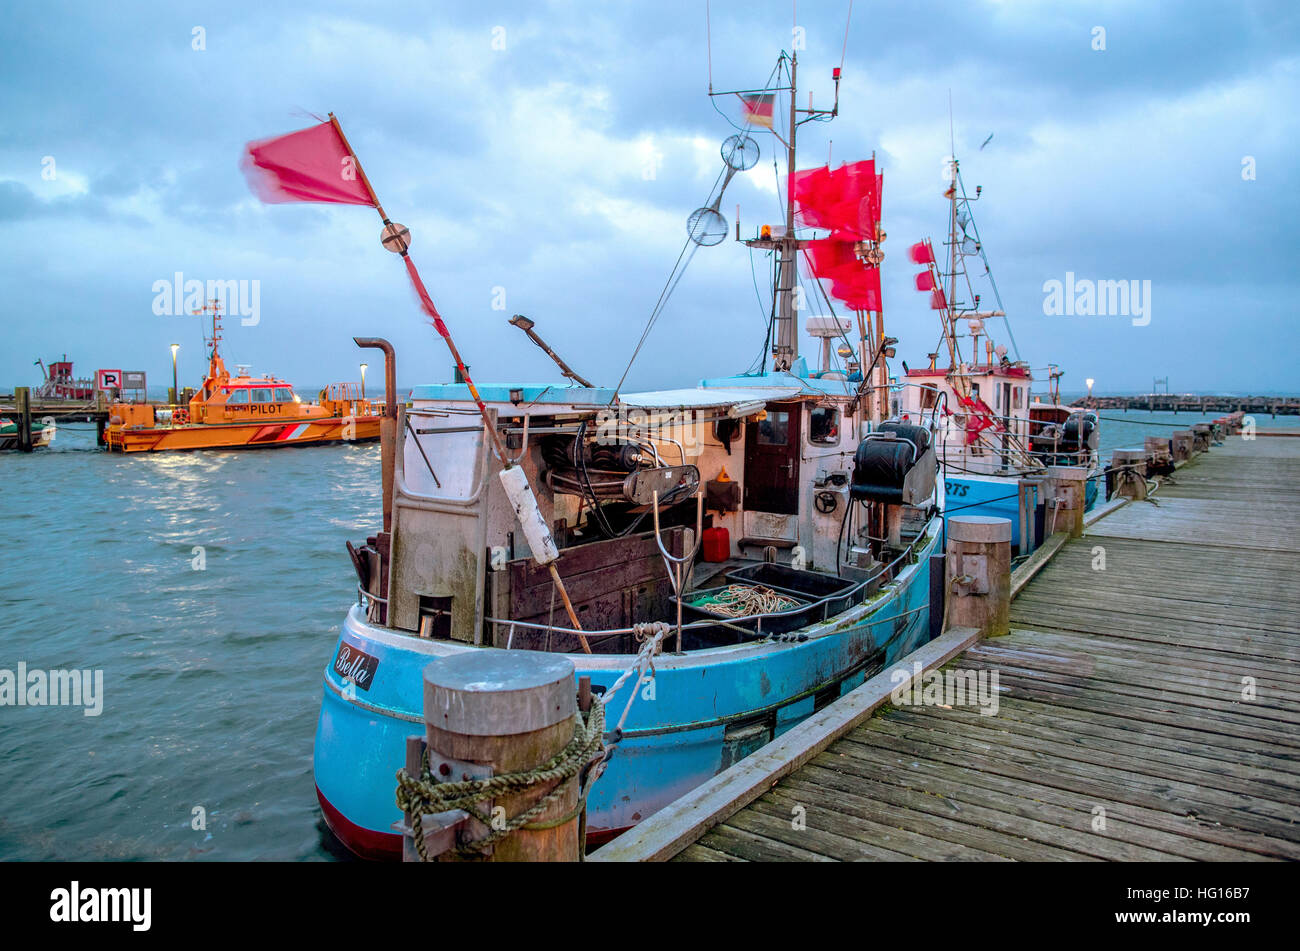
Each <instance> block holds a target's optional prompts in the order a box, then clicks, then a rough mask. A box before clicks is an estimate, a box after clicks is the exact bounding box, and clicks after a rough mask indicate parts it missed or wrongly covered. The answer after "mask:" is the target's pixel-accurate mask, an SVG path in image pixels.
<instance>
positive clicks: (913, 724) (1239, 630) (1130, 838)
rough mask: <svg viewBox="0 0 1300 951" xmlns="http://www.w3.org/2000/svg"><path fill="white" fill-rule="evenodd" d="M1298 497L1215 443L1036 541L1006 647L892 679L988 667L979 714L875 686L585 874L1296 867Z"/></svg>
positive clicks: (1278, 463) (1267, 470) (695, 796)
mask: <svg viewBox="0 0 1300 951" xmlns="http://www.w3.org/2000/svg"><path fill="white" fill-rule="evenodd" d="M1298 481H1300V440H1296V439H1280V438H1269V437H1260V438H1256V439H1253V440H1248V439H1243V438H1241V437H1240V436H1231V437H1229V438H1228V439H1227V440H1226V442H1225V443H1224V444H1223V445H1216V446H1215V447H1213V449H1212V450H1211V451H1210V452H1209V453H1203V454H1201V455H1198V456H1196V457H1195V458H1194V459H1193V460H1192V461H1190V462H1189V463H1187V464H1185V465H1183V466H1181V467H1180V468H1179V469H1178V471H1177V472H1176V473H1175V475H1174V477H1173V478H1172V480H1171V481H1170V482H1168V483H1167V484H1165V485H1163V486H1161V488H1160V489H1159V491H1158V492H1157V493H1156V495H1155V496H1154V504H1152V503H1148V502H1132V503H1129V504H1126V505H1125V504H1122V503H1120V504H1119V505H1107V506H1105V507H1104V508H1103V509H1102V510H1099V511H1098V512H1094V513H1093V516H1092V517H1090V519H1089V521H1090V523H1091V524H1090V525H1089V526H1088V528H1087V529H1086V532H1085V534H1084V535H1083V537H1081V538H1077V539H1072V540H1064V537H1063V535H1060V534H1058V535H1056V536H1053V538H1052V540H1051V545H1050V547H1051V549H1052V551H1053V552H1054V556H1053V557H1051V560H1050V561H1048V560H1046V557H1037V558H1036V559H1035V560H1034V563H1033V564H1032V565H1026V566H1024V567H1022V568H1021V569H1018V571H1017V575H1016V576H1015V577H1013V592H1017V594H1016V599H1015V601H1014V602H1013V603H1012V610H1011V627H1012V630H1011V633H1010V634H1009V635H1007V636H1004V637H996V638H991V639H986V640H980V639H979V638H978V637H977V636H976V635H975V633H974V632H973V631H970V630H955V631H954V630H949V631H948V632H946V633H945V634H943V635H942V636H941V637H940V638H938V639H936V640H934V641H932V642H931V643H930V644H928V645H926V646H925V647H923V648H922V649H921V650H920V651H918V652H916V653H914V654H913V655H912V656H911V657H908V658H907V659H906V660H905V661H904V662H903V664H905V665H910V664H911V663H912V662H913V661H918V662H920V663H922V664H923V666H924V668H925V669H933V668H937V667H940V666H942V665H944V664H949V661H950V660H951V663H950V664H949V666H950V667H953V668H960V669H961V670H964V671H974V672H976V673H977V674H979V673H986V674H992V673H993V672H996V673H997V675H998V678H999V687H1000V690H999V691H998V709H997V712H996V715H992V716H985V715H981V713H980V711H979V708H978V707H975V706H971V705H966V706H961V705H953V706H950V707H942V706H934V705H929V706H923V705H915V706H898V707H893V706H890V705H889V704H888V701H889V692H890V690H891V689H893V687H894V683H892V682H891V681H890V680H889V678H888V677H887V674H888V671H886V673H885V674H881V675H879V676H877V677H875V678H873V679H872V680H871V681H868V682H867V683H866V684H864V685H862V686H861V687H859V688H857V689H856V690H855V691H853V692H852V693H850V694H848V695H846V696H845V697H843V698H841V699H840V700H839V701H837V702H836V703H833V704H831V705H830V706H828V707H827V708H825V709H824V710H822V711H820V712H819V713H818V714H815V715H814V716H813V717H812V718H810V719H809V720H807V721H805V722H804V723H803V724H801V725H800V726H798V727H796V728H794V729H793V730H791V731H790V732H788V733H786V734H785V735H783V736H782V737H780V738H778V739H777V740H776V741H775V742H773V743H771V744H769V745H768V746H767V747H764V748H763V749H762V750H760V751H758V752H757V753H755V754H753V755H752V756H750V757H748V758H747V759H745V760H743V761H741V762H740V763H738V764H736V765H735V766H733V767H732V768H731V769H729V770H727V771H726V772H724V773H722V774H720V775H719V776H717V777H715V778H714V779H713V780H711V781H710V782H708V783H706V784H704V785H703V786H701V787H700V788H699V789H696V790H694V791H692V792H691V793H689V794H688V795H687V796H685V797H683V798H682V799H680V800H678V801H677V802H675V803H673V804H672V805H670V806H668V807H667V808H665V809H664V810H662V811H661V812H659V813H657V814H655V815H653V816H651V817H650V818H648V819H647V820H646V821H645V822H643V823H642V824H641V825H639V826H637V827H636V828H634V829H633V830H631V831H630V832H628V833H625V834H624V835H623V836H621V837H620V838H619V839H616V840H615V841H614V842H612V843H610V844H609V845H607V846H605V847H604V848H602V849H600V850H598V851H597V852H595V853H594V854H593V855H592V856H591V857H590V858H591V859H592V860H596V861H632V860H652V861H653V860H667V859H673V860H678V861H835V860H867V859H892V860H957V859H970V860H985V861H1005V860H1069V861H1075V860H1078V861H1089V860H1121V861H1125V860H1127V861H1132V860H1139V861H1181V860H1216V861H1222V860H1269V859H1273V860H1276V859H1300V675H1298V674H1297V667H1296V664H1297V661H1300V612H1297V611H1296V606H1297V604H1300V575H1297V572H1296V565H1297V564H1298V563H1300V494H1297V492H1296V488H1295V486H1296V485H1297V482H1298ZM1101 516H1104V517H1101ZM1048 547H1049V546H1044V549H1042V550H1045V549H1047V548H1048ZM1042 550H1040V551H1042ZM1103 566H1104V567H1103Z"/></svg>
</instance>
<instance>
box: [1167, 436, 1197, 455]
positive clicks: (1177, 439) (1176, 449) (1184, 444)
mask: <svg viewBox="0 0 1300 951" xmlns="http://www.w3.org/2000/svg"><path fill="white" fill-rule="evenodd" d="M1169 442H1170V445H1171V446H1172V447H1173V454H1174V462H1186V461H1187V460H1188V459H1190V458H1192V451H1193V446H1194V441H1193V438H1192V431H1191V430H1190V429H1176V430H1174V432H1173V434H1172V435H1171V436H1170V437H1169Z"/></svg>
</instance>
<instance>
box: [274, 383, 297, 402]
mask: <svg viewBox="0 0 1300 951" xmlns="http://www.w3.org/2000/svg"><path fill="white" fill-rule="evenodd" d="M275 401H276V402H277V403H292V402H293V390H291V389H289V388H288V387H287V386H277V387H276V388H275Z"/></svg>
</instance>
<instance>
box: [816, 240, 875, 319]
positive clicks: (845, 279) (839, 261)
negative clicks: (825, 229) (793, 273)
mask: <svg viewBox="0 0 1300 951" xmlns="http://www.w3.org/2000/svg"><path fill="white" fill-rule="evenodd" d="M808 259H809V263H810V264H811V267H812V272H813V275H814V276H816V277H819V278H822V279H823V280H827V281H830V284H831V291H830V292H831V295H832V296H833V297H835V298H837V299H838V300H841V301H843V302H844V304H845V305H846V306H848V307H850V308H851V309H853V310H871V311H879V310H881V309H883V308H882V307H881V295H880V269H879V268H877V267H872V266H869V265H867V264H865V263H864V262H863V261H862V260H861V259H860V258H859V257H858V256H857V254H855V253H854V250H853V242H852V241H841V240H839V239H838V238H820V239H818V240H816V241H810V242H809V243H808Z"/></svg>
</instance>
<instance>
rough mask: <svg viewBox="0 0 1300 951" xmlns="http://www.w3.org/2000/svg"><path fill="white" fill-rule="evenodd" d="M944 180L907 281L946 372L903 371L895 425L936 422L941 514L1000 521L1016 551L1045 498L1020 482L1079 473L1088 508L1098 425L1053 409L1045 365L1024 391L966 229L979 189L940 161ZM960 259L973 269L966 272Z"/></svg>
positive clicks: (1096, 465) (1024, 370) (1021, 371)
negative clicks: (943, 219) (936, 225)
mask: <svg viewBox="0 0 1300 951" xmlns="http://www.w3.org/2000/svg"><path fill="white" fill-rule="evenodd" d="M947 174H948V180H947V187H946V189H945V191H944V198H945V199H946V200H947V202H948V236H947V238H946V240H945V241H944V243H943V248H942V249H941V251H939V252H938V253H936V249H935V247H934V245H933V244H932V243H931V242H930V241H929V240H928V239H927V240H924V241H921V242H918V243H917V244H914V245H912V247H911V249H910V258H911V261H912V263H913V264H915V265H919V266H921V267H923V268H924V270H922V271H920V272H919V273H917V274H916V275H915V283H916V289H917V290H918V291H921V292H922V293H927V294H928V296H929V301H930V307H931V309H932V310H934V311H935V312H936V313H937V314H938V315H939V319H940V323H941V325H942V331H943V343H944V344H945V345H946V349H947V358H948V364H947V366H940V365H939V363H938V361H939V359H940V352H935V353H931V354H930V355H929V361H930V363H929V366H928V367H924V368H915V367H913V368H909V367H908V366H907V365H906V364H903V368H904V372H905V374H906V379H907V381H908V382H909V383H913V384H916V385H915V386H910V387H905V388H904V389H903V390H902V394H901V399H900V410H901V413H902V418H903V419H905V420H906V419H914V418H921V417H923V416H924V415H926V414H929V413H935V412H937V413H938V414H939V418H940V421H941V426H940V431H939V433H938V437H937V439H936V444H935V445H936V449H937V452H938V456H939V464H940V466H941V468H942V470H943V485H944V492H945V496H946V502H947V506H946V507H947V510H948V511H949V512H950V513H956V512H960V513H962V514H965V515H979V516H994V517H998V518H1009V519H1010V520H1011V525H1012V539H1011V542H1012V545H1013V547H1015V548H1018V549H1019V550H1020V551H1021V552H1022V553H1024V552H1026V551H1028V550H1031V549H1032V548H1033V547H1035V544H1036V542H1035V539H1025V540H1023V541H1022V539H1021V537H1020V533H1021V526H1022V521H1023V523H1024V525H1025V527H1026V528H1028V527H1029V526H1031V525H1034V524H1037V526H1038V527H1037V530H1036V534H1037V535H1038V537H1039V539H1041V535H1042V532H1043V527H1042V524H1041V523H1042V520H1043V518H1044V515H1045V512H1044V510H1045V505H1044V501H1045V500H1044V499H1043V498H1042V497H1041V493H1040V492H1038V491H1037V490H1033V491H1031V492H1029V493H1028V494H1026V493H1025V492H1022V490H1021V486H1022V484H1024V483H1026V482H1029V483H1030V484H1031V485H1034V484H1041V482H1042V480H1043V479H1045V478H1046V477H1048V476H1049V474H1050V472H1051V470H1053V469H1057V468H1069V469H1082V470H1084V474H1085V478H1086V479H1087V481H1086V483H1085V486H1086V491H1085V494H1086V499H1085V510H1086V509H1091V508H1092V507H1093V505H1094V504H1095V502H1096V499H1097V495H1098V478H1099V477H1100V475H1101V468H1100V462H1099V456H1098V446H1099V442H1100V437H1101V429H1100V427H1101V421H1100V419H1099V417H1098V416H1097V414H1096V413H1095V412H1092V411H1091V410H1089V409H1080V408H1077V407H1071V406H1066V405H1064V404H1063V403H1062V402H1061V399H1060V379H1061V376H1062V375H1063V374H1062V373H1061V371H1060V369H1059V368H1058V367H1057V366H1056V365H1054V364H1049V365H1048V366H1047V368H1046V372H1047V379H1046V383H1047V392H1046V393H1034V392H1032V389H1033V384H1034V376H1033V370H1032V369H1031V368H1030V366H1029V363H1028V362H1026V361H1024V360H1022V359H1020V353H1019V348H1018V347H1017V346H1016V341H1015V337H1014V335H1012V333H1011V324H1010V322H1009V321H1008V320H1007V314H1006V311H1005V309H1004V307H1003V305H1002V297H1001V294H1000V293H999V292H998V287H997V283H996V282H995V281H994V279H993V272H992V269H991V267H990V265H989V260H988V254H987V252H986V250H985V247H984V242H983V240H982V239H981V238H980V234H979V229H978V227H977V226H976V224H975V214H974V207H973V206H974V203H975V202H976V201H978V200H979V198H980V196H981V194H982V191H983V189H982V188H976V189H975V194H974V195H973V196H972V195H970V194H968V193H967V191H966V186H965V184H964V183H963V181H962V178H961V171H960V166H959V163H958V161H957V159H956V157H955V156H953V157H951V158H950V159H949V161H948V164H947ZM968 259H970V260H973V261H974V262H975V263H976V264H977V265H979V267H977V268H972V267H970V266H969V264H968ZM975 271H978V273H974V272H975ZM981 286H986V287H987V290H988V292H991V294H992V297H993V301H994V305H995V306H993V307H987V306H982V305H981V297H982V295H981V294H980V293H978V292H977V290H976V288H978V287H981ZM995 318H1000V319H1001V320H1002V322H1003V325H1004V327H1005V329H1006V332H1007V337H1008V339H1009V340H1010V341H1011V348H1010V349H1008V347H1007V346H1006V345H1004V344H1001V343H995V342H994V339H993V334H992V329H991V328H990V327H989V321H990V320H993V319H995ZM963 330H964V331H965V332H964V333H963ZM1088 382H1089V385H1091V382H1092V381H1091V380H1089V381H1088ZM1022 516H1023V517H1022ZM1046 517H1047V518H1050V515H1047V516H1046ZM1048 531H1049V532H1050V525H1049V526H1048Z"/></svg>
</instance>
